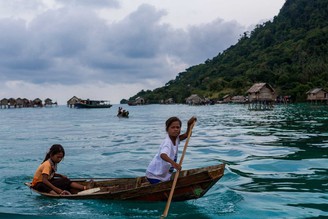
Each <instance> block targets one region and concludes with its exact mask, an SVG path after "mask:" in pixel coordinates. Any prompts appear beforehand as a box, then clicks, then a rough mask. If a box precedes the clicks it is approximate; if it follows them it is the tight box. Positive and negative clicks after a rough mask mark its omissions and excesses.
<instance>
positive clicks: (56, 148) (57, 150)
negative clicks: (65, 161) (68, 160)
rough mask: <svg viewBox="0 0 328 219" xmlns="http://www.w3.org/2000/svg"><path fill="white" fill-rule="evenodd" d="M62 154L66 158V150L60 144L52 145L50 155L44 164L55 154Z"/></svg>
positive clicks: (48, 154)
mask: <svg viewBox="0 0 328 219" xmlns="http://www.w3.org/2000/svg"><path fill="white" fill-rule="evenodd" d="M60 152H62V153H63V157H65V150H64V148H63V146H61V145H60V144H54V145H52V146H51V148H50V149H49V151H48V153H47V154H46V156H45V158H44V160H43V162H44V161H46V160H48V159H49V158H50V156H52V155H55V154H58V153H60ZM43 162H42V163H43Z"/></svg>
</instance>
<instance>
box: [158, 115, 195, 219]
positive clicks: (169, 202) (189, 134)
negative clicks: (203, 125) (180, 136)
mask: <svg viewBox="0 0 328 219" xmlns="http://www.w3.org/2000/svg"><path fill="white" fill-rule="evenodd" d="M195 122H196V121H194V122H193V123H192V124H191V126H190V129H189V132H188V137H187V140H186V143H185V145H184V148H183V152H182V155H181V158H180V162H179V165H180V166H181V165H182V162H183V158H184V155H185V153H186V150H187V147H188V142H189V139H190V136H191V130H192V129H193V127H194V125H195ZM179 173H180V170H177V172H176V173H175V175H174V180H173V183H172V188H171V191H170V195H169V198H168V199H167V202H166V206H165V210H164V212H163V214H162V216H161V219H162V218H165V217H166V216H167V214H168V213H169V208H170V205H171V201H172V197H173V193H174V189H175V186H176V184H177V181H178V178H179Z"/></svg>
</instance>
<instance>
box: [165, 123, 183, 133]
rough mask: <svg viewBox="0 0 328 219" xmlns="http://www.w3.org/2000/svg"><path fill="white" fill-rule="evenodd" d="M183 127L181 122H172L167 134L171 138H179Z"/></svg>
mask: <svg viewBox="0 0 328 219" xmlns="http://www.w3.org/2000/svg"><path fill="white" fill-rule="evenodd" d="M180 131H181V127H180V123H179V121H175V122H172V123H171V125H170V126H169V128H168V129H167V133H168V134H169V136H172V137H178V136H179V135H180Z"/></svg>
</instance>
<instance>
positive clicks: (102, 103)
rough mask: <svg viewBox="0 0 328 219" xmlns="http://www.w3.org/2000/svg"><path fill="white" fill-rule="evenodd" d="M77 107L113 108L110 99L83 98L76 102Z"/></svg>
mask: <svg viewBox="0 0 328 219" xmlns="http://www.w3.org/2000/svg"><path fill="white" fill-rule="evenodd" d="M74 107H75V108H90V109H91V108H111V107H112V105H111V104H110V102H109V101H108V100H89V99H87V100H81V101H80V102H77V103H75V104H74Z"/></svg>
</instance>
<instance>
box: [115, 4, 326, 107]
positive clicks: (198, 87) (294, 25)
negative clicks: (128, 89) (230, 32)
mask: <svg viewBox="0 0 328 219" xmlns="http://www.w3.org/2000/svg"><path fill="white" fill-rule="evenodd" d="M260 82H264V83H268V84H270V85H271V86H272V87H273V88H274V89H275V93H276V95H277V96H279V95H281V96H286V95H288V96H290V97H291V100H292V101H293V102H302V101H305V100H306V92H307V91H309V90H311V89H313V88H315V87H320V88H324V89H326V90H327V88H328V1H327V0H311V1H309V0H286V2H285V4H284V5H283V7H282V8H281V10H280V12H279V14H278V15H277V16H275V17H274V18H273V20H272V21H268V22H265V23H263V24H259V25H257V26H256V28H255V29H254V30H253V31H251V32H245V33H243V34H242V36H241V38H240V39H239V40H238V43H236V44H235V45H232V46H230V47H229V48H228V49H226V50H225V51H223V52H222V53H219V54H218V55H217V56H216V57H214V58H212V59H208V60H206V61H205V62H204V63H202V64H199V65H195V66H192V67H190V68H188V69H186V70H185V71H184V72H180V73H179V74H178V75H177V76H176V78H175V79H174V80H171V81H169V82H167V83H166V84H165V85H164V86H163V87H160V88H156V89H154V90H152V91H151V90H146V91H145V90H142V91H140V92H138V93H137V94H136V95H134V96H132V97H130V98H129V99H128V100H122V101H121V103H125V102H128V101H133V100H135V99H136V98H137V97H142V98H143V99H144V100H145V101H146V102H147V103H159V102H160V101H162V100H166V99H173V100H174V102H175V103H185V99H186V98H187V97H189V96H190V95H192V94H197V95H200V96H203V97H207V98H209V99H213V100H219V99H222V98H223V97H224V96H225V95H231V96H234V95H244V94H245V92H246V91H247V90H248V89H249V88H250V87H251V86H252V85H253V84H254V83H260Z"/></svg>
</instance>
